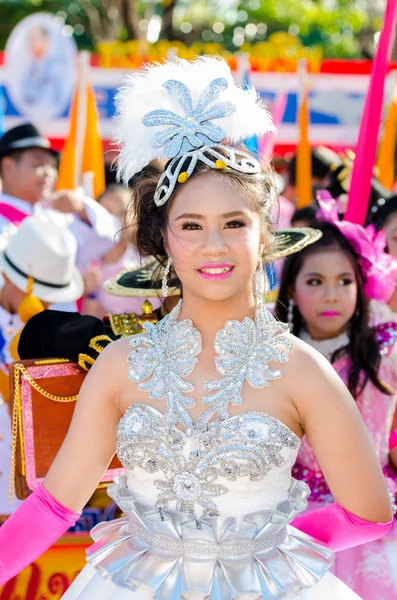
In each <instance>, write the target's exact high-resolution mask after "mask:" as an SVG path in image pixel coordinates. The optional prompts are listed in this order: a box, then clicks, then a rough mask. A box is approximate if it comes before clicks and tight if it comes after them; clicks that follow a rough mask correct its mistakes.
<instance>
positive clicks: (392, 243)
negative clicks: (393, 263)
mask: <svg viewBox="0 0 397 600" xmlns="http://www.w3.org/2000/svg"><path fill="white" fill-rule="evenodd" d="M387 248H388V250H389V254H391V255H392V256H396V257H397V240H393V239H388V240H387Z"/></svg>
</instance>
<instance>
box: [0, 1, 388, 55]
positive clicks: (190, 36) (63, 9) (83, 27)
mask: <svg viewBox="0 0 397 600" xmlns="http://www.w3.org/2000/svg"><path fill="white" fill-rule="evenodd" d="M384 5H385V1H384V0H243V1H240V2H239V1H238V0H0V47H4V45H5V43H6V40H7V38H8V36H9V34H10V32H11V31H12V29H13V27H14V26H15V25H16V24H17V23H18V22H19V21H20V20H21V19H23V18H24V17H26V16H27V15H29V14H32V13H34V12H42V11H45V12H51V13H54V14H58V15H59V16H60V18H63V19H64V20H65V24H66V25H70V26H72V27H73V28H74V34H75V38H76V41H77V43H78V45H79V46H80V47H82V48H89V49H93V48H94V46H95V43H96V42H97V41H100V40H111V39H121V40H123V39H137V38H139V37H145V35H146V33H145V30H146V28H147V24H148V22H149V21H150V18H151V17H152V16H153V15H157V16H160V17H162V32H161V34H160V35H161V37H163V38H165V39H179V40H183V41H185V42H186V43H191V42H194V41H197V40H202V41H214V42H218V43H222V44H224V45H225V46H226V47H227V48H228V49H229V50H231V51H236V50H238V49H239V46H241V43H242V41H241V36H243V41H244V40H245V41H249V42H251V43H255V42H256V41H262V40H265V39H267V37H268V36H269V35H270V34H271V33H273V32H275V31H287V32H288V31H289V32H290V33H291V34H292V35H296V36H299V37H300V38H301V39H302V41H303V43H304V44H305V45H320V46H322V47H323V51H324V55H325V56H329V57H364V58H369V57H371V56H372V55H373V51H374V34H375V33H376V32H377V31H379V28H380V26H381V22H382V16H383V10H384ZM219 23H220V24H221V25H219ZM215 24H216V25H215ZM259 24H260V27H258V28H257V30H256V31H255V27H253V26H255V25H259ZM214 25H215V29H214ZM247 26H248V27H247ZM249 26H251V27H249ZM236 28H239V29H238V31H239V32H240V35H239V36H236V34H235V31H236ZM242 30H243V33H241V32H242ZM239 37H240V40H239ZM235 42H238V43H237V44H236V43H235Z"/></svg>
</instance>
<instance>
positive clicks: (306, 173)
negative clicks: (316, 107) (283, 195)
mask: <svg viewBox="0 0 397 600" xmlns="http://www.w3.org/2000/svg"><path fill="white" fill-rule="evenodd" d="M306 64H307V63H306V61H301V64H300V65H299V70H300V73H299V74H300V104H299V107H298V125H299V143H298V146H297V149H296V198H297V201H296V206H297V208H302V207H304V206H308V205H309V204H311V203H312V155H311V146H310V142H309V124H310V113H309V85H308V80H307V79H308V78H307V66H306Z"/></svg>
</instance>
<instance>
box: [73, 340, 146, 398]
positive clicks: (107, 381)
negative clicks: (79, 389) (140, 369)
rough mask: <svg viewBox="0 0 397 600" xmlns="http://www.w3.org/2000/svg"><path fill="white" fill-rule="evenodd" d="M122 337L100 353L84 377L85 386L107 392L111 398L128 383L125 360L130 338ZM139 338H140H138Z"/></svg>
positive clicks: (128, 350)
mask: <svg viewBox="0 0 397 600" xmlns="http://www.w3.org/2000/svg"><path fill="white" fill-rule="evenodd" d="M132 337H134V338H137V337H138V336H130V337H123V338H120V339H119V340H117V341H115V342H112V343H111V344H109V345H108V346H106V348H105V349H104V350H103V351H102V352H101V353H100V355H99V357H98V358H97V360H96V361H95V364H94V365H93V366H92V367H91V369H90V372H89V374H88V376H87V377H86V381H85V386H86V387H87V385H90V386H94V387H96V388H100V389H101V390H102V391H107V392H109V393H110V394H111V395H112V396H113V397H116V396H118V395H119V394H120V393H121V392H122V391H123V390H124V387H125V385H126V382H127V381H128V369H127V358H128V354H129V352H130V340H131V338H132ZM139 337H140V336H139Z"/></svg>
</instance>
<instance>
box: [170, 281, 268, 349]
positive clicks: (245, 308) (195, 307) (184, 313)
mask: <svg viewBox="0 0 397 600" xmlns="http://www.w3.org/2000/svg"><path fill="white" fill-rule="evenodd" d="M255 309H256V302H255V298H254V294H253V291H252V287H251V286H249V287H247V288H246V289H244V290H242V291H241V292H240V293H239V294H236V295H235V296H232V297H231V298H226V299H224V300H207V299H205V298H202V297H199V296H196V295H193V294H190V293H186V294H184V297H183V303H182V309H181V314H180V319H181V320H183V319H191V320H192V321H193V324H194V326H195V327H196V329H198V330H199V331H200V333H201V335H202V338H203V341H205V340H207V341H208V343H210V344H212V342H213V340H214V338H215V336H216V334H217V333H218V331H220V330H221V329H223V327H224V326H225V323H226V321H230V320H236V321H242V320H243V319H244V318H245V317H250V318H253V317H254V316H255Z"/></svg>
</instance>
